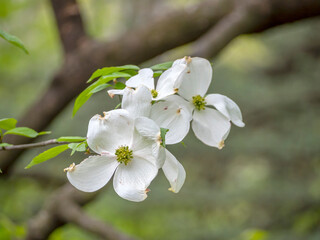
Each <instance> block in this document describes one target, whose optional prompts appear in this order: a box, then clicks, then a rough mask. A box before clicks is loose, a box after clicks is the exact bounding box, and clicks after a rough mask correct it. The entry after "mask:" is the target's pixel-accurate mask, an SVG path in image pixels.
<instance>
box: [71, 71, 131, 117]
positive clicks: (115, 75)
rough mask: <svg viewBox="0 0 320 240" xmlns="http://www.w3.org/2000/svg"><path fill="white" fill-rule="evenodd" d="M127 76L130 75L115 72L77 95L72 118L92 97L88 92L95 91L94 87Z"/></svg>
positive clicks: (101, 78)
mask: <svg viewBox="0 0 320 240" xmlns="http://www.w3.org/2000/svg"><path fill="white" fill-rule="evenodd" d="M128 76H129V77H130V75H129V74H127V73H121V72H115V73H112V74H109V75H106V76H103V77H100V78H99V80H98V81H96V82H94V83H93V84H91V85H90V86H89V87H87V88H86V89H85V90H84V91H83V92H82V93H80V94H79V96H78V97H77V99H76V101H75V103H74V107H73V112H72V116H74V115H75V114H76V113H77V111H78V110H79V109H80V108H81V107H82V105H83V104H85V102H86V101H88V100H89V98H90V97H91V96H92V93H90V92H91V91H92V90H93V89H95V88H96V87H98V86H100V85H103V84H105V83H107V82H109V81H111V80H113V79H115V78H121V77H128Z"/></svg>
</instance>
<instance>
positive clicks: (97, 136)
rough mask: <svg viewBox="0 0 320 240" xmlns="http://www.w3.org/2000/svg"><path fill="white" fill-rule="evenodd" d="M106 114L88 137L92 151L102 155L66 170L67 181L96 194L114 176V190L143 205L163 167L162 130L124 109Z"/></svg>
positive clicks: (91, 124) (97, 118) (94, 122)
mask: <svg viewBox="0 0 320 240" xmlns="http://www.w3.org/2000/svg"><path fill="white" fill-rule="evenodd" d="M104 114H105V115H104V117H102V116H100V115H95V116H94V117H92V118H91V120H90V122H89V126H88V133H87V142H88V145H89V147H90V148H91V149H92V150H93V151H95V152H96V153H98V154H99V155H96V156H90V157H89V158H87V159H85V160H84V161H82V162H81V163H80V164H78V165H72V166H70V167H69V168H67V169H66V170H67V177H68V179H69V181H70V183H71V184H72V185H73V186H75V187H76V188H78V189H79V190H81V191H85V192H93V191H96V190H98V189H100V188H102V187H103V186H104V185H106V184H107V183H108V181H109V180H110V179H111V177H112V175H113V174H114V178H113V187H114V190H115V191H116V192H117V194H118V195H119V196H120V197H122V198H124V199H127V200H130V201H135V202H140V201H143V200H144V199H145V198H146V197H147V192H148V191H149V190H148V186H149V185H150V183H151V181H152V180H153V179H154V178H155V176H156V175H157V173H158V169H159V168H161V167H162V165H163V163H164V156H163V155H162V157H161V154H160V152H161V150H160V143H161V137H160V129H159V127H157V125H156V124H155V123H153V121H152V120H150V119H147V118H136V119H134V118H133V117H132V116H130V114H129V112H128V111H126V110H123V109H118V110H112V111H109V112H106V113H104ZM151 125H152V126H153V127H152V128H150V127H146V126H151ZM162 151H163V150H162Z"/></svg>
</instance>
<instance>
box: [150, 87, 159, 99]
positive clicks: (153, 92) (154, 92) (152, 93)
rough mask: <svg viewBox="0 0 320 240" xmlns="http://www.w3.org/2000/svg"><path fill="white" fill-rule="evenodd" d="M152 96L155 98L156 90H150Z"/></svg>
mask: <svg viewBox="0 0 320 240" xmlns="http://www.w3.org/2000/svg"><path fill="white" fill-rule="evenodd" d="M151 95H152V97H154V98H156V97H157V96H158V92H157V91H156V90H155V89H152V90H151Z"/></svg>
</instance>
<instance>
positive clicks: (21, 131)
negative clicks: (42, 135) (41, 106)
mask: <svg viewBox="0 0 320 240" xmlns="http://www.w3.org/2000/svg"><path fill="white" fill-rule="evenodd" d="M7 134H13V135H20V136H24V137H29V138H35V137H37V136H38V135H39V134H38V133H37V132H36V131H35V130H33V129H31V128H27V127H17V128H12V129H10V130H8V131H6V132H5V133H4V134H3V135H7Z"/></svg>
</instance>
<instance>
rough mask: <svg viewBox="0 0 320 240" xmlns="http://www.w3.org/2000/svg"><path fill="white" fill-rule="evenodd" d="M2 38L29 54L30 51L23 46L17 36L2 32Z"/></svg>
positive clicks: (0, 33) (0, 31)
mask: <svg viewBox="0 0 320 240" xmlns="http://www.w3.org/2000/svg"><path fill="white" fill-rule="evenodd" d="M0 37H2V38H3V39H4V40H7V41H8V42H9V43H11V44H13V45H15V46H17V47H18V48H20V49H22V50H23V51H24V52H25V53H26V54H29V52H28V50H27V49H26V48H25V46H24V45H23V42H22V41H21V40H20V39H19V38H17V37H16V36H13V35H11V34H9V33H6V32H4V31H2V30H0Z"/></svg>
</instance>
